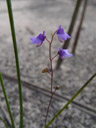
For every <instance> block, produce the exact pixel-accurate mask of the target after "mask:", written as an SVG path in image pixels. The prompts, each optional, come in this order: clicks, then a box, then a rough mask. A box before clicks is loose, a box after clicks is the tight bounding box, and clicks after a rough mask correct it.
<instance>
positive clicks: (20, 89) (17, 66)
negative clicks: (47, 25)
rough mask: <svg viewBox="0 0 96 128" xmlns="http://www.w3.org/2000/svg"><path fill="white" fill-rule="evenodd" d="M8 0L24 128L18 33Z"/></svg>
mask: <svg viewBox="0 0 96 128" xmlns="http://www.w3.org/2000/svg"><path fill="white" fill-rule="evenodd" d="M6 2H7V8H8V14H9V21H10V27H11V34H12V40H13V47H14V54H15V61H16V70H17V78H18V88H19V101H20V128H22V127H23V98H22V86H21V78H20V68H19V59H18V50H17V43H16V34H15V27H14V20H13V13H12V5H11V0H6Z"/></svg>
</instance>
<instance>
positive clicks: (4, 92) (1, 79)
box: [0, 73, 15, 128]
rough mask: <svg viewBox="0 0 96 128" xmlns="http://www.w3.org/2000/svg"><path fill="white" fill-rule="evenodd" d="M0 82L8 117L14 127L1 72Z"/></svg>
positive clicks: (13, 127)
mask: <svg viewBox="0 0 96 128" xmlns="http://www.w3.org/2000/svg"><path fill="white" fill-rule="evenodd" d="M0 83H1V87H2V91H3V94H4V98H5V102H6V105H7V109H8V113H9V117H10V120H11V123H12V128H15V124H14V119H13V115H12V112H11V109H10V105H9V102H8V97H7V94H6V90H5V87H4V82H3V78H2V75H1V73H0Z"/></svg>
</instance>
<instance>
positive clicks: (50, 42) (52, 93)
mask: <svg viewBox="0 0 96 128" xmlns="http://www.w3.org/2000/svg"><path fill="white" fill-rule="evenodd" d="M55 33H56V31H55V32H54V34H52V37H51V41H49V40H48V39H47V38H46V40H47V41H48V43H49V60H50V73H49V74H50V76H51V96H50V101H49V105H48V108H47V112H46V118H45V125H46V121H47V117H48V113H49V108H50V105H51V102H52V98H53V95H54V93H55V91H56V88H55V90H54V92H53V91H52V88H53V67H52V61H53V59H54V58H55V57H56V56H57V54H56V56H54V57H53V58H52V57H51V45H52V42H53V38H54V35H55Z"/></svg>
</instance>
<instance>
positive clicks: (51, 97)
mask: <svg viewBox="0 0 96 128" xmlns="http://www.w3.org/2000/svg"><path fill="white" fill-rule="evenodd" d="M55 92H56V88H55V90H54V92H52V93H51V96H50V101H49V105H48V108H47V113H46V119H45V126H46V121H47V117H48V113H49V108H50V105H51V102H52V99H53V95H54V94H55Z"/></svg>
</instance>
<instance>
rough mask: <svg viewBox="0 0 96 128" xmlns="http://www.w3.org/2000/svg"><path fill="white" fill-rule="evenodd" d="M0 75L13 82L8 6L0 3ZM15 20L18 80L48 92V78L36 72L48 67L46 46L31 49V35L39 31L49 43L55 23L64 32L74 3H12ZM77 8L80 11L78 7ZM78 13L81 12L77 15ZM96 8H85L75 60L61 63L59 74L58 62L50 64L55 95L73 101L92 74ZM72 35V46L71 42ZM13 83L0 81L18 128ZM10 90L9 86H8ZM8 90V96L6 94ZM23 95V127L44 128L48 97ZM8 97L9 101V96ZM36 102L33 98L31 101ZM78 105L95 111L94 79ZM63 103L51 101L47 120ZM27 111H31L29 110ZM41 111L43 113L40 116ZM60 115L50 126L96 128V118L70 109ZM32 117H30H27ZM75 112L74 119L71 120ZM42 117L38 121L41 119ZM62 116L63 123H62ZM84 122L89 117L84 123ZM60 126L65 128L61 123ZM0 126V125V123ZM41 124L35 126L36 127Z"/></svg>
mask: <svg viewBox="0 0 96 128" xmlns="http://www.w3.org/2000/svg"><path fill="white" fill-rule="evenodd" d="M0 2H1V3H0V5H1V7H0V12H1V13H0V72H3V73H6V74H8V75H10V76H14V77H16V69H15V59H14V52H13V48H12V41H11V35H10V26H9V21H8V14H7V7H6V2H5V1H0ZM12 5H13V11H14V21H15V28H16V37H17V44H18V54H19V60H20V70H21V79H22V80H25V81H28V82H30V83H31V84H35V85H36V86H39V87H41V88H44V89H47V90H50V77H49V75H48V74H44V75H43V74H42V73H41V71H42V69H44V68H45V67H46V66H49V60H48V43H47V42H45V43H44V44H43V45H42V46H41V47H39V48H36V47H35V45H32V44H30V43H29V42H30V36H36V35H38V34H39V33H41V32H42V31H43V30H46V35H47V36H48V38H49V39H50V33H51V32H54V31H55V30H56V29H57V27H58V26H59V24H61V25H62V27H63V28H64V30H65V32H67V29H68V26H69V23H70V20H71V16H72V12H73V10H74V7H75V3H74V2H73V1H72V0H69V1H67V0H64V1H63V0H59V1H58V0H50V1H45V0H41V1H40V2H39V1H37V0H36V1H33V0H31V1H30V0H29V1H28V2H26V1H23V0H21V1H19V2H18V1H15V0H14V1H13V3H12ZM81 9H82V7H81ZM80 12H81V11H80ZM95 12H96V8H95V6H93V5H92V4H91V5H88V7H87V12H86V17H85V20H84V23H83V26H82V30H81V34H80V39H79V42H78V47H77V51H76V55H75V56H73V57H72V58H68V59H66V60H65V61H64V62H63V64H62V65H61V68H60V70H58V71H55V66H56V62H57V59H55V60H54V62H53V68H54V87H55V86H56V85H60V90H59V91H57V93H59V94H60V95H66V96H69V97H72V96H73V95H74V94H75V92H76V91H77V90H78V89H79V88H80V87H81V86H82V85H83V84H84V83H85V82H86V81H87V80H88V79H89V78H90V77H91V75H93V74H94V73H95V71H96V14H95ZM79 19H80V15H79V17H78V20H77V23H76V25H75V26H76V27H77V26H78V23H79ZM76 27H75V29H74V33H73V34H72V39H71V44H70V47H69V50H70V51H71V47H72V44H73V41H74V34H75V32H76ZM61 46H62V44H60V43H58V39H57V37H55V39H54V42H53V46H52V55H53V56H54V55H55V54H56V52H57V49H58V47H61ZM12 84H13V85H15V84H16V83H11V81H8V80H5V85H6V87H7V93H8V95H9V97H10V98H9V99H10V103H11V105H12V110H14V118H15V121H16V124H17V127H18V122H19V113H18V109H19V107H18V100H14V99H16V98H18V95H17V94H18V89H17V88H15V86H14V87H13V86H12ZM11 86H12V87H11ZM9 87H10V88H9ZM10 91H11V93H10ZM23 91H25V92H24V123H25V124H24V125H26V128H32V127H33V128H40V127H43V125H44V119H45V115H44V114H45V109H46V107H47V101H49V97H46V98H45V96H44V95H43V94H40V93H39V92H38V93H37V92H34V91H31V90H28V89H25V88H24V89H23ZM10 95H11V96H10ZM0 97H1V100H0V101H1V104H3V105H4V98H3V94H2V91H1V93H0ZM35 98H36V99H35ZM76 100H77V101H78V102H80V103H83V104H85V105H87V106H91V107H93V108H95V106H96V79H94V80H93V81H92V82H91V83H90V84H89V86H88V87H86V89H85V90H84V91H83V92H82V93H81V94H80V95H79V97H78V98H77V99H76ZM62 104H63V105H64V103H57V102H56V101H54V102H53V106H52V107H51V109H52V110H50V111H51V112H50V113H51V114H49V119H50V118H51V117H53V115H54V114H55V113H56V112H57V111H58V110H59V109H60V108H61V106H63V105H62ZM4 106H5V105H4ZM31 108H32V109H31ZM41 110H42V113H41ZM66 111H67V112H65V114H64V115H61V117H59V119H56V121H55V122H54V124H53V126H51V127H59V128H63V127H64V128H67V127H68V128H77V127H78V128H79V127H80V128H81V127H82V128H83V127H84V128H96V122H95V121H94V120H96V117H92V116H91V115H88V114H86V113H84V112H82V111H79V110H78V109H77V108H75V107H72V106H71V107H69V108H68V110H66ZM30 113H31V114H30ZM74 113H75V114H74ZM76 113H77V115H76ZM41 117H42V118H41ZM62 117H63V118H62ZM88 117H89V118H88ZM61 122H64V123H61ZM0 125H1V124H0ZM39 125H40V126H39ZM0 128H1V127H0Z"/></svg>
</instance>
